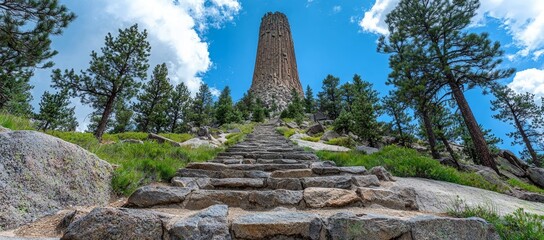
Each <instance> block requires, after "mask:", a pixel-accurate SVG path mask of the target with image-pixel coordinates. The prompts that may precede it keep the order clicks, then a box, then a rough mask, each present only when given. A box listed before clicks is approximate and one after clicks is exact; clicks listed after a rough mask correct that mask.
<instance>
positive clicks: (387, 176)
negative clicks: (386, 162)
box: [370, 166, 395, 181]
mask: <svg viewBox="0 0 544 240" xmlns="http://www.w3.org/2000/svg"><path fill="white" fill-rule="evenodd" d="M370 173H371V174H374V175H376V177H378V179H380V180H381V181H395V179H393V175H391V173H389V172H388V171H387V170H385V168H384V167H382V166H377V167H373V168H372V169H370Z"/></svg>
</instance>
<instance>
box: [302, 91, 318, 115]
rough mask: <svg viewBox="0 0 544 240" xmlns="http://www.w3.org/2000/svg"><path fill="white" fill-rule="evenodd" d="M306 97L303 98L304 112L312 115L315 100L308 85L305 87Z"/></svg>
mask: <svg viewBox="0 0 544 240" xmlns="http://www.w3.org/2000/svg"><path fill="white" fill-rule="evenodd" d="M305 94H306V96H305V97H304V110H305V111H306V113H313V112H315V105H316V104H315V99H314V92H313V91H312V88H311V87H310V85H308V86H307V87H306V93H305Z"/></svg>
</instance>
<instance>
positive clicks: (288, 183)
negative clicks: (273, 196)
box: [266, 178, 302, 190]
mask: <svg viewBox="0 0 544 240" xmlns="http://www.w3.org/2000/svg"><path fill="white" fill-rule="evenodd" d="M266 184H267V187H268V188H271V189H287V190H302V183H301V182H300V179H298V178H268V179H267V181H266Z"/></svg>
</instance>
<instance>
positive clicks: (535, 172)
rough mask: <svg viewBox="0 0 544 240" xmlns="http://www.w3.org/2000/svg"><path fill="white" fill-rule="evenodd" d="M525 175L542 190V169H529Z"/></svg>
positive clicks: (543, 180) (543, 172) (543, 177)
mask: <svg viewBox="0 0 544 240" xmlns="http://www.w3.org/2000/svg"><path fill="white" fill-rule="evenodd" d="M527 175H528V176H529V179H531V181H533V182H534V183H535V184H536V185H538V186H540V187H541V188H544V168H536V167H533V168H529V169H527Z"/></svg>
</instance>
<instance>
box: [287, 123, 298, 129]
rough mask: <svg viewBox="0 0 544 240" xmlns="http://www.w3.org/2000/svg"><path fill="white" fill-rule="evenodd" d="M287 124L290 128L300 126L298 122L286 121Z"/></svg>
mask: <svg viewBox="0 0 544 240" xmlns="http://www.w3.org/2000/svg"><path fill="white" fill-rule="evenodd" d="M285 126H287V127H288V128H294V129H297V128H298V125H297V123H296V122H288V123H285Z"/></svg>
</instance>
